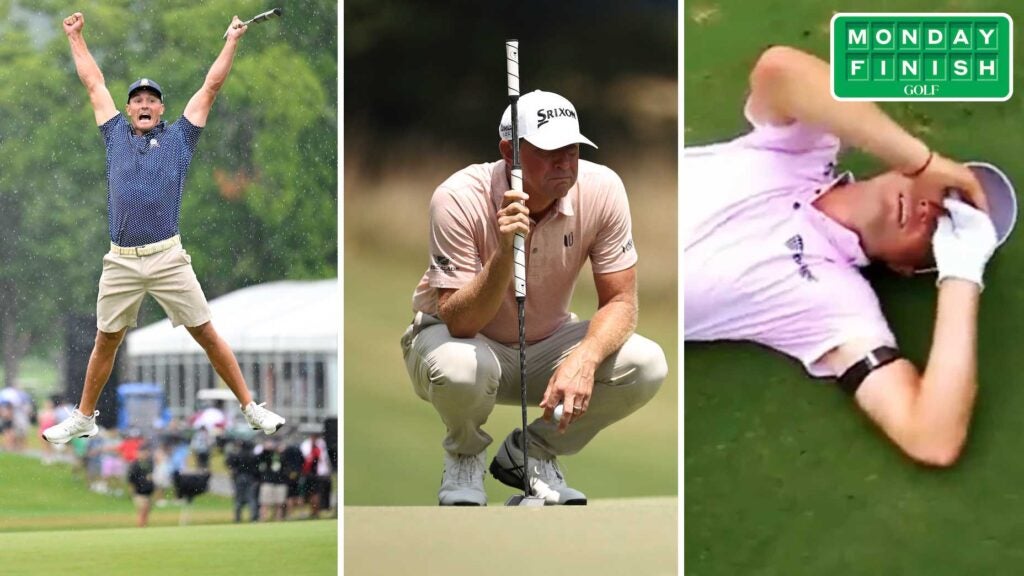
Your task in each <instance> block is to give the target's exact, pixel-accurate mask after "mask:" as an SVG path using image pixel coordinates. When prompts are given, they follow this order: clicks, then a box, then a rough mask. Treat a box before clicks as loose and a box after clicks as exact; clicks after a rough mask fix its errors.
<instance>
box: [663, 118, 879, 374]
mask: <svg viewBox="0 0 1024 576" xmlns="http://www.w3.org/2000/svg"><path fill="white" fill-rule="evenodd" d="M747 118H748V120H751V124H754V122H753V120H752V119H751V118H750V114H749V113H748V114H747ZM838 152H839V140H838V139H837V138H836V137H835V136H833V135H831V134H826V133H824V132H821V131H820V130H817V129H815V128H813V127H811V126H808V125H804V124H799V123H797V124H791V125H788V126H781V127H780V126H770V125H756V124H755V125H754V129H753V130H752V131H751V132H749V133H748V134H745V135H743V136H740V137H739V138H736V139H735V140H731V141H729V142H724V143H721V144H714V145H710V146H702V147H694V148H687V149H686V150H685V151H684V153H683V165H682V172H681V174H682V179H683V180H682V181H683V182H684V183H685V184H684V186H683V187H682V188H683V200H682V206H684V209H683V213H684V216H683V223H682V235H683V250H684V276H683V278H684V285H685V293H684V298H685V301H684V312H685V316H684V325H685V328H684V334H685V339H686V340H749V341H753V342H757V343H759V344H762V345H765V346H768V347H770V348H773V349H775V350H778V351H780V352H783V353H785V354H788V355H790V356H792V357H794V358H796V359H798V360H800V362H802V363H803V365H804V367H805V368H806V369H807V371H808V372H809V373H810V374H812V375H814V376H834V375H835V374H834V373H833V371H832V370H830V369H829V368H828V367H827V366H826V365H825V364H824V363H822V362H819V360H820V359H821V357H822V356H823V355H824V354H825V353H826V352H828V351H829V350H831V349H833V348H835V347H836V346H839V345H840V344H844V343H847V342H850V341H852V340H854V339H859V338H867V339H870V340H873V341H877V342H878V343H879V344H888V345H895V340H896V339H895V337H894V336H893V334H892V331H891V330H890V329H889V326H888V324H887V323H886V320H885V317H884V316H883V315H882V312H881V309H880V307H879V304H878V298H877V297H876V296H875V293H874V291H873V290H872V288H871V285H870V284H869V283H868V282H867V280H865V279H864V277H863V276H861V274H860V272H859V270H858V267H861V266H865V265H867V264H868V259H867V257H866V256H865V255H864V251H863V249H862V248H861V246H860V240H859V238H858V237H857V235H856V234H855V233H854V232H852V231H851V230H849V229H847V228H845V227H843V226H841V225H840V224H838V223H837V222H835V221H834V220H832V219H831V218H829V217H828V216H826V215H825V214H824V213H822V212H820V211H819V210H818V209H816V208H815V207H814V206H813V205H812V204H811V202H812V201H813V200H814V199H815V198H817V197H818V195H819V194H824V193H827V192H828V191H829V190H830V189H831V188H832V187H833V186H834V185H835V184H837V183H838V182H839V181H841V180H842V179H843V178H844V177H848V176H849V175H843V176H841V177H840V178H835V177H834V168H835V162H836V156H837V154H838Z"/></svg>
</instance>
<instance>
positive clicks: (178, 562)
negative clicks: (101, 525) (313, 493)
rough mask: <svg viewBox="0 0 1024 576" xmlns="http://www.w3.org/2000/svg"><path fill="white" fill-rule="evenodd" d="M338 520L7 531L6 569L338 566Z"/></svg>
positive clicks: (174, 572) (299, 573)
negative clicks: (17, 532) (13, 532)
mask: <svg viewBox="0 0 1024 576" xmlns="http://www.w3.org/2000/svg"><path fill="white" fill-rule="evenodd" d="M337 539H338V524H337V522H335V521H333V520H321V521H311V522H287V523H278V524H239V525H229V526H185V527H166V528H147V529H144V530H139V529H107V530H76V531H55V532H39V533H37V532H32V533H21V534H5V535H4V537H3V557H4V560H3V566H2V568H0V571H2V572H3V573H4V574H58V573H62V572H66V573H74V574H103V575H104V576H136V575H138V574H146V575H148V576H163V575H166V576H181V575H182V574H217V575H219V576H220V575H222V576H233V575H248V574H256V573H265V572H280V573H283V574H288V575H289V576H293V575H294V576H325V575H333V574H337V570H338V546H337Z"/></svg>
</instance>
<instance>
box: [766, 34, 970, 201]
mask: <svg viewBox="0 0 1024 576" xmlns="http://www.w3.org/2000/svg"><path fill="white" fill-rule="evenodd" d="M829 78H830V72H829V65H828V63H827V62H824V61H823V60H821V59H819V58H817V57H816V56H813V55H811V54H807V53H805V52H801V51H800V50H797V49H795V48H789V47H785V46H773V47H771V48H769V49H768V50H766V51H765V52H764V53H762V54H761V57H760V58H759V59H758V61H757V64H756V65H755V66H754V69H753V71H752V72H751V73H750V108H749V110H750V113H751V114H752V115H753V117H754V119H755V120H756V121H758V122H763V123H767V124H774V125H785V124H790V123H792V122H795V121H800V122H803V123H806V124H810V125H814V126H819V127H821V128H822V129H824V130H825V131H827V132H829V133H830V134H835V135H836V136H838V137H839V139H840V140H842V141H843V142H844V143H846V144H849V145H851V146H855V147H857V148H859V149H861V150H863V151H865V152H867V153H869V154H871V155H873V156H875V157H876V158H878V159H879V160H881V161H882V162H884V163H885V164H886V165H887V166H889V167H890V168H891V169H893V170H896V171H898V172H901V173H903V174H904V175H908V176H910V175H913V176H914V177H916V178H918V179H920V180H922V183H923V184H927V185H934V187H935V188H936V189H943V188H947V187H952V188H957V189H959V190H962V191H963V192H964V193H965V196H966V199H967V200H968V201H969V202H970V203H971V204H974V205H975V206H977V207H978V208H981V209H982V210H984V211H986V212H987V211H988V203H987V201H986V200H985V194H984V193H983V192H982V190H981V184H979V183H978V180H977V179H976V178H975V177H974V174H973V173H972V172H971V171H970V170H969V169H968V168H967V167H965V166H964V165H963V164H960V163H958V162H954V161H952V160H949V159H948V158H945V157H944V156H942V155H940V154H938V153H935V152H934V151H933V150H931V149H930V148H929V147H928V145H927V144H925V143H924V142H922V141H921V140H920V139H918V138H917V137H915V136H914V135H912V134H910V133H909V132H907V131H906V130H904V129H903V128H902V127H901V126H900V125H899V124H897V123H896V122H895V121H894V120H893V119H892V118H890V117H889V116H888V115H887V114H886V113H885V112H884V111H882V109H881V108H879V107H878V106H877V105H876V104H875V103H873V102H862V101H856V102H847V101H838V100H836V99H834V98H833V97H832V93H831V89H830V87H829Z"/></svg>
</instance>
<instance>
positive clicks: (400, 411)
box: [343, 0, 678, 529]
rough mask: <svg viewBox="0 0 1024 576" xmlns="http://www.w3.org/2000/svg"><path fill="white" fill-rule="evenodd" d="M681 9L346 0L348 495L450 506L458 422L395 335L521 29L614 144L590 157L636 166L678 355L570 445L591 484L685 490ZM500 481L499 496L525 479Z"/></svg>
mask: <svg viewBox="0 0 1024 576" xmlns="http://www.w3.org/2000/svg"><path fill="white" fill-rule="evenodd" d="M676 22H677V12H676V5H675V3H674V2H663V1H643V2H634V3H630V4H628V5H626V4H623V3H618V2H611V1H582V0H574V1H567V2H558V3H549V2H541V1H539V0H529V1H525V2H483V3H482V2H469V1H461V2H459V1H456V2H447V3H445V5H444V6H438V5H435V4H427V3H417V2H412V1H396V2H384V3H380V2H376V1H369V0H358V1H350V2H346V3H345V35H344V36H345V45H344V47H345V55H344V56H345V62H344V67H343V68H344V74H343V80H344V94H345V125H344V137H345V153H344V178H345V180H344V191H345V198H344V202H345V204H344V230H345V237H344V238H345V242H344V256H345V286H344V289H345V338H344V359H345V367H344V376H345V377H344V382H345V384H344V394H345V396H344V399H345V405H344V419H345V420H344V422H345V429H344V432H345V433H344V444H345V466H344V469H345V492H344V497H345V503H346V504H347V505H415V504H418V505H436V502H437V489H438V487H439V486H440V479H441V471H442V468H443V450H442V448H441V440H442V438H443V436H444V432H445V429H444V425H443V424H442V423H441V420H440V417H439V416H438V415H437V413H436V412H435V410H434V409H433V407H432V406H431V405H430V404H428V403H426V402H424V401H422V400H420V399H419V398H418V397H417V396H416V394H415V393H414V392H413V390H412V385H411V384H410V382H409V378H408V376H407V374H406V371H405V367H404V363H403V361H402V356H401V352H400V349H399V345H398V341H399V338H400V337H401V335H402V333H403V331H404V330H405V328H406V326H407V325H408V324H409V322H410V320H411V319H412V307H411V300H412V291H413V288H415V286H416V283H417V282H418V281H419V278H420V277H421V276H422V274H423V272H424V271H425V270H426V266H427V264H428V256H429V255H428V251H427V233H428V229H427V217H426V211H427V206H428V203H429V199H430V195H431V194H432V192H433V190H434V188H435V187H436V186H437V185H438V184H440V183H441V182H442V181H443V180H444V179H445V178H447V177H448V176H449V175H450V174H452V173H453V172H455V171H457V170H459V169H461V168H463V167H465V166H467V165H469V164H472V163H477V162H485V161H493V160H496V159H498V158H499V154H498V149H497V144H498V137H497V125H498V120H499V119H500V117H501V114H502V112H503V111H504V109H505V107H506V106H507V104H508V96H507V93H506V89H505V58H504V41H505V39H507V38H517V39H519V41H520V54H521V56H520V73H521V78H522V90H523V91H524V92H525V91H528V90H533V89H537V88H542V89H545V90H550V91H554V92H558V93H560V94H562V95H564V96H566V97H567V98H569V99H570V100H571V101H572V102H573V104H574V105H575V106H576V108H577V111H578V112H579V114H580V118H581V124H582V130H583V132H584V133H585V134H586V135H587V136H588V137H589V138H590V139H592V140H593V141H594V142H596V143H597V144H598V146H600V149H599V150H590V149H588V150H585V151H583V157H584V158H585V159H588V160H592V161H596V162H599V163H602V164H606V165H608V166H610V167H611V168H612V169H614V170H616V171H617V172H618V173H619V175H620V176H621V177H622V179H623V181H624V182H625V185H626V190H627V192H628V193H629V198H630V205H631V209H632V216H633V231H634V235H635V238H636V245H637V250H638V253H639V255H640V262H639V265H638V266H639V282H640V323H639V328H638V332H640V333H642V334H644V335H645V336H647V337H649V338H652V339H653V340H655V341H657V342H658V343H659V344H661V346H662V347H663V348H664V350H665V353H666V355H667V357H668V361H669V368H670V372H669V375H668V378H667V380H666V381H665V384H664V385H663V387H662V389H661V391H660V392H659V393H658V395H657V396H656V397H655V398H654V400H652V401H651V403H650V404H648V405H647V406H645V407H644V408H643V409H641V410H640V411H638V412H637V413H635V414H634V415H632V416H630V417H629V418H627V419H625V420H624V421H622V422H619V423H617V424H615V425H613V426H612V427H611V428H609V429H608V430H606V431H605V432H603V433H602V434H601V435H600V436H598V437H597V438H596V439H595V440H594V441H593V442H592V443H591V444H590V445H589V446H588V447H587V448H586V449H585V450H583V451H582V452H581V453H580V454H578V455H576V456H573V457H568V458H564V459H563V460H564V462H563V464H564V468H565V469H566V476H567V478H568V479H569V481H570V482H571V483H572V485H573V486H575V487H578V488H579V489H581V490H583V491H584V492H586V493H587V495H588V496H590V497H591V498H613V497H616V498H617V497H626V496H640V495H675V494H676V490H677V488H676V485H677V456H676V454H677V442H676V437H677V399H678V395H677V387H676V382H677V376H678V372H677V370H676V369H677V363H676V351H677V341H678V340H677V322H676V318H677V304H676V301H677V294H678V292H677V279H676V268H677V267H676V262H677V257H676V256H677V250H676V245H677V242H676V238H677V236H676V184H677V182H676V153H677V147H676V146H677V134H678V133H677V123H678V116H677V111H676V107H677V91H676V90H677V84H676V62H677V44H676ZM580 278H581V280H580V282H579V285H578V286H579V288H578V289H577V292H576V299H575V301H574V304H573V310H574V311H575V312H577V313H578V314H579V315H580V316H581V317H584V318H588V317H590V316H591V315H592V314H593V311H594V309H595V307H596V305H595V299H594V291H593V286H592V281H591V275H590V272H589V270H584V271H583V273H582V274H581V277H580ZM539 414H540V411H539V410H536V409H535V410H534V411H533V412H532V413H531V418H532V417H535V416H539ZM518 421H519V409H518V408H516V407H513V406H498V407H497V408H496V409H495V410H494V412H493V414H492V416H491V418H490V420H489V421H488V423H487V425H486V427H485V429H486V430H488V431H489V432H490V433H491V435H492V436H494V437H495V438H496V439H497V440H496V441H497V442H500V441H501V439H503V438H504V436H505V435H506V434H507V433H508V432H509V431H510V430H511V429H512V428H514V427H515V426H516V425H517V422H518ZM496 446H497V444H494V445H492V447H491V452H490V453H491V454H492V455H493V450H494V448H495V447H496ZM486 482H487V490H488V496H489V498H490V500H491V502H492V503H500V502H502V501H503V500H504V499H505V498H507V497H508V496H509V495H511V494H513V493H514V492H515V491H514V490H513V489H511V488H507V487H505V486H503V485H501V484H499V483H498V482H496V481H495V480H493V479H492V478H490V477H489V476H488V479H487V481H486ZM356 528H358V527H352V529H356Z"/></svg>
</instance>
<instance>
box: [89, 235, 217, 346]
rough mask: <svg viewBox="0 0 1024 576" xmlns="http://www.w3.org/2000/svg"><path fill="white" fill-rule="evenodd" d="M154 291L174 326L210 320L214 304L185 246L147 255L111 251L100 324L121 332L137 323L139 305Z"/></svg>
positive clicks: (98, 310)
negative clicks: (200, 283)
mask: <svg viewBox="0 0 1024 576" xmlns="http://www.w3.org/2000/svg"><path fill="white" fill-rule="evenodd" d="M146 294H150V295H152V296H153V298H154V299H155V300H156V301H157V303H159V304H160V307H161V308H163V309H164V312H166V313H167V317H168V318H170V320H171V324H172V325H173V326H181V325H185V326H188V327H190V328H191V327H194V326H200V325H202V324H205V323H207V322H209V321H210V317H211V316H210V307H209V305H208V304H207V303H206V296H205V295H204V294H203V289H202V287H201V286H200V285H199V280H198V279H197V278H196V273H195V272H194V271H193V270H192V258H191V257H190V256H189V255H188V253H187V252H185V250H184V249H183V248H182V247H181V246H172V247H171V248H168V249H167V250H164V251H162V252H157V253H156V254H149V255H147V256H126V255H121V254H115V253H113V252H108V253H107V254H106V255H104V256H103V274H102V275H101V276H100V289H99V295H98V296H97V298H96V328H98V329H99V330H100V331H102V332H109V333H113V332H118V331H120V330H121V329H122V328H125V327H128V326H135V325H136V324H137V322H138V316H139V307H140V306H141V305H142V299H143V298H145V296H146Z"/></svg>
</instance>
